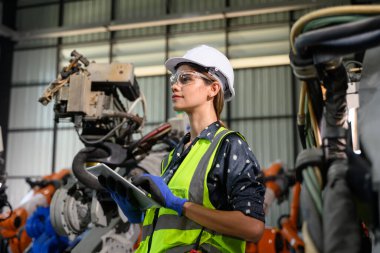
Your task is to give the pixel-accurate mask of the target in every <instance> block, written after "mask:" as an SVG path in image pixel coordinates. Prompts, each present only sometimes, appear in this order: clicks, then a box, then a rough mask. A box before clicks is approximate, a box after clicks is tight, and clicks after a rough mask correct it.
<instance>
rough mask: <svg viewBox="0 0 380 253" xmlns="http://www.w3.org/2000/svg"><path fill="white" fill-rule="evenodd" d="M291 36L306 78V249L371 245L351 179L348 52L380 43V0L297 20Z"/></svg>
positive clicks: (300, 160) (300, 74)
mask: <svg viewBox="0 0 380 253" xmlns="http://www.w3.org/2000/svg"><path fill="white" fill-rule="evenodd" d="M290 42H291V52H290V60H291V66H292V69H293V72H294V74H295V76H296V77H297V78H298V79H299V80H300V81H301V91H300V99H299V109H298V117H297V124H298V129H299V134H300V139H301V143H302V146H303V148H304V150H303V151H302V152H301V153H300V154H299V155H298V157H297V161H296V170H297V178H298V180H300V181H302V186H303V190H302V193H301V199H302V200H301V202H302V203H301V211H302V214H303V217H304V223H303V228H302V234H303V239H304V241H305V251H306V252H320V253H321V252H334V253H336V252H364V248H363V240H361V232H362V231H361V228H360V227H359V226H358V221H357V220H358V219H357V218H358V217H357V216H355V215H356V214H355V207H354V203H353V201H352V196H351V192H350V188H349V187H348V184H347V181H346V172H347V170H348V167H349V165H348V158H347V149H348V146H349V145H348V142H349V140H348V138H347V136H348V135H347V132H348V124H347V101H346V92H347V87H348V86H347V83H348V82H349V80H348V79H349V78H348V75H347V70H346V68H345V65H344V63H343V59H344V57H345V56H347V55H349V54H355V53H359V52H363V51H365V50H367V49H368V48H372V47H376V46H378V45H380V6H379V5H353V6H340V7H332V8H326V9H322V10H318V11H315V12H312V13H310V14H307V15H305V16H303V17H301V18H300V19H299V20H298V21H297V22H296V23H295V24H294V26H293V27H292V29H291V33H290ZM366 250H367V249H366ZM366 252H368V251H366Z"/></svg>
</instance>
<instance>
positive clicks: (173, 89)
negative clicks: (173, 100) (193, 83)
mask: <svg viewBox="0 0 380 253" xmlns="http://www.w3.org/2000/svg"><path fill="white" fill-rule="evenodd" d="M171 89H172V92H174V91H178V90H179V89H180V85H179V84H178V82H175V83H173V84H172V85H171Z"/></svg>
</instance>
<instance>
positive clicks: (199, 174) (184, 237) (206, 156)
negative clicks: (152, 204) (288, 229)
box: [137, 128, 245, 252]
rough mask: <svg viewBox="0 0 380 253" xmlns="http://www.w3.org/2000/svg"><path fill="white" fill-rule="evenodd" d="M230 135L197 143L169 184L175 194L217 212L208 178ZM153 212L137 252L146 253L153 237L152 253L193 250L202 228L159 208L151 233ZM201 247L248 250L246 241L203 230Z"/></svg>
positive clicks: (165, 164) (165, 163)
mask: <svg viewBox="0 0 380 253" xmlns="http://www.w3.org/2000/svg"><path fill="white" fill-rule="evenodd" d="M230 133H233V132H232V131H229V130H227V129H225V128H220V129H219V130H218V131H217V133H216V134H215V136H214V138H213V140H212V141H211V142H210V141H209V140H205V139H200V140H198V141H197V143H195V144H194V146H193V148H192V149H191V150H190V152H189V153H188V155H187V156H186V157H185V159H184V160H183V161H182V163H181V165H180V167H179V168H178V171H179V170H181V171H180V173H175V174H174V175H173V178H172V180H171V181H170V182H169V184H168V186H169V188H170V189H171V190H172V192H173V193H174V194H175V195H177V196H178V197H182V198H184V197H186V198H188V199H189V201H191V202H194V203H198V204H200V205H203V206H205V207H207V208H211V209H215V207H214V206H213V205H212V203H211V201H210V199H209V193H208V188H207V175H208V172H209V171H210V169H211V168H212V167H213V166H212V165H213V162H214V159H215V154H216V152H217V150H218V148H219V147H220V143H221V141H222V139H223V138H224V137H225V136H227V135H228V134H230ZM172 154H173V152H171V153H170V155H168V157H167V159H164V160H163V162H162V167H161V168H162V172H163V171H165V170H166V169H167V167H168V166H169V164H170V162H171V160H172ZM186 159H187V160H186ZM178 187H179V188H178ZM183 187H185V188H183ZM186 188H187V189H186ZM154 210H155V209H149V210H147V212H146V216H145V219H144V223H143V238H142V242H141V244H140V248H139V249H138V251H137V252H146V251H147V244H148V241H149V238H150V236H151V235H152V234H153V237H152V245H151V252H186V251H189V250H191V249H192V247H193V244H194V243H195V241H196V238H197V237H198V235H199V234H200V232H201V229H202V226H201V225H199V224H197V223H195V222H193V221H191V220H190V219H188V218H186V217H183V216H182V217H179V216H178V214H177V213H176V212H175V211H173V210H170V209H167V208H160V210H159V215H158V219H157V223H156V225H155V228H154V231H152V230H153V225H152V221H153V216H154ZM200 244H201V245H200V247H201V248H203V249H204V251H205V252H221V251H223V252H244V249H245V242H244V241H242V240H240V239H236V238H232V237H229V236H224V235H220V234H216V233H215V232H212V231H210V230H208V229H204V231H203V232H202V237H201V241H200ZM169 249H170V251H169ZM224 249H225V250H224ZM171 250H173V251H171Z"/></svg>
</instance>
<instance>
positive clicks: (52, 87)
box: [39, 50, 184, 252]
mask: <svg viewBox="0 0 380 253" xmlns="http://www.w3.org/2000/svg"><path fill="white" fill-rule="evenodd" d="M71 57H72V58H71V60H70V63H69V65H68V66H65V67H64V68H63V69H62V71H61V72H60V74H59V75H58V77H57V79H56V80H54V81H53V82H51V83H50V84H49V86H48V87H47V88H46V90H45V92H44V93H43V95H42V96H41V97H40V99H39V101H40V102H41V103H42V104H43V105H47V104H48V103H49V102H51V101H52V100H54V113H55V120H56V121H57V122H60V121H70V122H72V123H73V124H74V128H75V130H76V132H77V133H78V138H79V139H80V140H81V141H82V142H83V144H84V145H85V148H83V149H82V150H80V151H79V152H78V153H77V154H76V155H75V157H74V158H72V159H73V165H72V170H73V174H74V177H71V178H69V180H67V183H66V184H65V185H63V186H62V187H61V188H60V189H58V190H57V192H56V194H55V195H54V197H53V200H52V204H51V206H50V220H51V224H52V226H53V228H54V230H55V231H56V232H57V233H58V234H59V235H62V236H67V237H68V238H69V246H68V247H67V249H66V251H69V252H132V251H133V249H135V248H136V244H137V243H138V238H139V235H140V227H139V226H138V225H135V224H130V223H128V221H127V218H126V217H125V216H124V215H123V213H122V212H121V210H118V208H117V205H116V203H114V201H113V200H112V199H111V198H110V195H109V193H108V192H107V191H105V189H104V188H103V187H102V186H101V185H100V184H99V182H98V180H97V178H96V177H94V176H93V175H92V174H90V173H89V172H87V170H86V168H87V167H89V166H91V165H93V164H96V163H99V162H102V163H105V164H107V165H108V166H109V167H111V168H112V169H115V170H116V171H117V172H118V173H119V174H120V175H122V176H124V177H131V176H133V175H136V174H138V173H143V172H144V173H152V174H159V172H160V162H161V160H162V159H163V157H164V155H165V154H167V153H168V151H169V150H170V149H171V148H172V147H173V146H174V145H175V144H176V143H177V142H178V140H179V137H180V136H182V135H183V132H184V127H183V120H181V119H173V120H172V121H170V123H164V124H162V125H160V126H159V127H157V128H155V129H154V130H152V131H151V132H149V133H148V134H146V135H144V136H142V129H143V126H144V122H145V103H146V102H145V98H144V95H143V93H142V92H141V91H140V89H139V86H138V83H137V81H136V78H135V76H134V71H133V65H132V64H124V63H110V64H98V63H94V62H92V63H90V62H89V61H88V60H87V59H86V58H85V57H84V56H83V55H81V54H80V53H78V52H76V51H75V50H74V51H73V52H72V53H71ZM139 103H141V107H142V111H143V115H138V114H137V113H134V110H135V108H136V107H137V105H138V104H139ZM136 136H137V137H136ZM69 159H70V158H69Z"/></svg>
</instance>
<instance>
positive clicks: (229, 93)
mask: <svg viewBox="0 0 380 253" xmlns="http://www.w3.org/2000/svg"><path fill="white" fill-rule="evenodd" d="M186 62H189V63H194V64H197V65H199V66H201V67H204V68H206V70H207V71H208V73H209V74H210V75H212V76H213V77H214V78H215V79H217V80H218V81H219V83H220V85H221V86H222V90H223V92H224V100H226V101H230V100H231V99H232V98H233V97H234V96H235V90H234V70H233V68H232V65H231V63H230V61H229V60H228V58H227V57H226V56H225V55H224V54H223V53H221V52H220V51H218V50H217V49H215V48H213V47H210V46H206V45H201V46H198V47H195V48H193V49H190V50H189V51H187V52H186V54H185V55H184V56H183V57H174V58H170V59H169V60H167V61H166V62H165V66H166V68H167V69H168V70H169V71H170V72H172V73H175V71H176V66H177V65H178V64H180V63H186Z"/></svg>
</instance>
